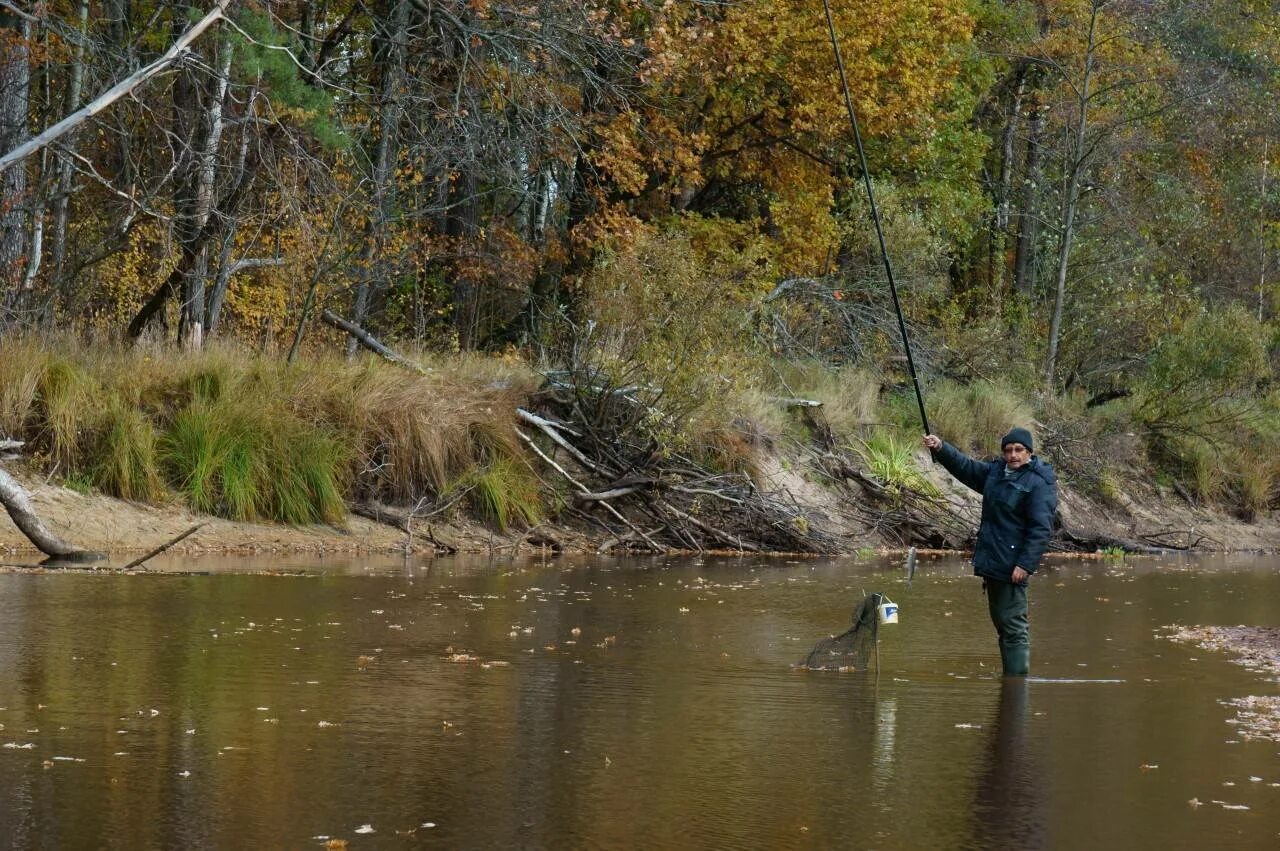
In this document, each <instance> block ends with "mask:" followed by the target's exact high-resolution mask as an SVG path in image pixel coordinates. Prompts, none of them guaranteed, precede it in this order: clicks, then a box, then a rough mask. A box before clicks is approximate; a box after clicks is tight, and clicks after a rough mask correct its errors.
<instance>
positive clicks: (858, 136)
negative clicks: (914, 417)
mask: <svg viewBox="0 0 1280 851" xmlns="http://www.w3.org/2000/svg"><path fill="white" fill-rule="evenodd" d="M822 10H823V11H824V12H826V14H827V31H828V32H829V33H830V34H831V49H832V50H833V51H834V52H835V55H836V69H837V70H839V72H840V88H841V89H842V90H843V91H844V105H845V109H847V110H848V111H849V123H850V124H851V125H853V140H854V142H855V143H856V144H857V146H858V162H859V164H860V165H861V167H862V182H863V183H864V184H865V185H866V187H867V201H868V202H869V203H870V204H871V220H872V221H873V222H874V223H875V226H876V239H878V240H879V241H880V257H881V258H882V259H883V260H884V273H885V275H886V276H887V277H888V278H889V293H890V294H891V295H892V296H893V310H894V312H895V313H896V314H897V315H898V330H899V331H900V332H902V348H903V350H904V351H905V352H906V353H907V370H908V371H909V372H910V373H911V384H912V386H913V387H915V391H916V404H917V405H919V406H920V423H921V424H922V425H923V426H924V433H925V434H933V432H932V431H931V430H930V429H929V417H928V415H927V414H925V412H924V395H923V394H922V393H921V392H920V379H919V378H918V377H917V376H916V363H915V360H913V359H912V357H911V341H910V340H909V339H908V338H907V323H906V322H905V321H904V320H903V318H902V302H901V301H900V300H899V299H898V287H897V285H896V284H895V283H894V282H893V264H892V263H890V262H889V249H887V248H886V247H885V244H884V228H882V227H881V225H880V210H879V209H878V208H877V207H876V195H875V192H873V191H872V189H871V170H870V169H869V168H867V153H866V151H864V150H863V148H862V131H861V130H859V129H858V116H857V113H855V112H854V111H853V100H852V99H851V98H850V97H849V81H848V79H847V78H846V77H845V73H844V59H843V58H842V57H841V56H840V40H839V39H838V38H836V24H835V21H834V20H833V19H832V17H831V4H830V3H829V2H828V0H822Z"/></svg>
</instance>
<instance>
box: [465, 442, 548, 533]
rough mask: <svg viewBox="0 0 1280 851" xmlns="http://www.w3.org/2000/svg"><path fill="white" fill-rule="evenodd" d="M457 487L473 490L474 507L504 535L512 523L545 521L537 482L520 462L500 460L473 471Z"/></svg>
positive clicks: (471, 497) (471, 502) (470, 496)
mask: <svg viewBox="0 0 1280 851" xmlns="http://www.w3.org/2000/svg"><path fill="white" fill-rule="evenodd" d="M458 486H459V487H466V488H470V491H469V493H468V495H467V498H468V501H469V502H470V504H471V506H472V508H473V509H475V510H476V511H477V512H478V513H479V514H480V515H481V516H482V517H484V518H485V519H486V520H488V521H490V522H492V523H493V524H494V525H495V526H497V527H498V529H500V530H502V531H504V532H505V531H506V530H507V528H508V527H509V526H510V525H511V524H512V521H516V520H518V521H520V522H521V523H522V524H524V525H530V526H531V525H533V524H535V523H537V522H538V521H539V520H540V519H542V503H541V500H540V498H539V493H538V482H537V480H536V479H534V478H533V476H532V475H531V474H530V473H529V471H528V470H527V469H526V468H525V467H524V466H523V465H522V464H520V463H519V462H517V461H513V460H511V459H509V458H498V459H496V460H494V461H493V462H492V463H490V464H488V465H487V466H484V467H477V468H475V469H474V470H471V471H470V472H469V473H467V474H466V475H465V476H463V477H462V479H461V480H460V481H459V483H458Z"/></svg>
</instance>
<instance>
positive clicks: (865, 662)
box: [800, 593, 884, 671]
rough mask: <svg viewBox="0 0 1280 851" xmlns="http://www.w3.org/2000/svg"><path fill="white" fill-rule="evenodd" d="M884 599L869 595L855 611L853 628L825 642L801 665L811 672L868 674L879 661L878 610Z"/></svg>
mask: <svg viewBox="0 0 1280 851" xmlns="http://www.w3.org/2000/svg"><path fill="white" fill-rule="evenodd" d="M883 597H884V595H883V594H880V593H873V594H868V595H867V596H866V597H865V598H864V599H863V600H862V602H861V603H859V604H858V608H856V609H854V610H853V626H851V627H849V628H848V629H847V630H845V631H844V632H842V633H840V634H839V635H833V636H831V637H830V638H824V639H822V640H821V641H819V642H818V643H817V645H815V646H814V648H813V650H811V651H809V655H808V656H806V657H804V659H803V660H802V661H801V662H800V667H801V668H808V669H809V670H811V671H865V670H868V669H869V668H870V667H871V665H872V663H873V660H874V658H875V652H876V641H877V639H878V634H879V631H880V621H879V617H878V612H877V610H878V608H879V606H880V603H881V601H882V599H883Z"/></svg>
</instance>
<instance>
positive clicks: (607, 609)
mask: <svg viewBox="0 0 1280 851" xmlns="http://www.w3.org/2000/svg"><path fill="white" fill-rule="evenodd" d="M331 567H332V565H331V564H328V563H326V564H325V565H324V566H323V570H320V569H319V568H317V572H321V573H323V575H314V574H313V575H310V576H308V577H305V578H303V577H287V576H260V575H245V574H235V573H216V572H215V573H213V574H212V575H210V576H200V577H192V576H167V577H111V576H102V577H94V576H87V575H78V576H38V577H32V576H4V577H0V725H3V726H2V727H0V848H4V847H21V848H63V847H94V848H99V847H120V848H130V849H134V848H138V849H149V848H173V847H218V848H240V847H262V848H300V847H311V846H320V845H322V844H323V840H320V839H319V838H318V837H321V836H331V837H335V838H341V839H344V840H349V841H350V842H351V846H350V847H351V848H352V849H353V851H355V849H357V848H360V847H369V846H377V845H387V844H390V843H399V842H404V843H406V844H411V843H413V842H420V843H423V844H429V845H433V846H436V847H464V848H478V847H485V848H488V847H501V848H505V847H531V848H532V847H536V848H552V847H572V848H630V847H646V848H650V847H651V848H685V847H706V848H796V847H801V848H805V847H809V848H812V847H819V848H837V847H874V848H879V849H886V851H892V849H914V848H963V847H974V848H984V849H985V848H1012V847H1030V848H1034V847H1046V846H1054V847H1091V846H1092V847H1098V848H1110V847H1124V845H1125V844H1127V845H1128V846H1129V847H1217V845H1219V844H1221V843H1220V841H1219V840H1220V837H1222V836H1230V837H1231V838H1232V840H1233V845H1234V846H1235V847H1245V846H1248V847H1263V846H1264V845H1265V843H1266V842H1267V841H1271V840H1274V838H1275V837H1276V835H1277V832H1280V806H1278V805H1280V769H1277V768H1276V767H1275V764H1274V763H1275V754H1274V748H1273V747H1270V746H1265V745H1253V744H1236V745H1232V746H1230V747H1227V746H1225V745H1224V743H1223V739H1224V738H1228V737H1230V736H1231V732H1230V730H1229V729H1228V727H1227V725H1226V723H1225V720H1226V719H1227V718H1228V717H1230V714H1231V712H1230V710H1228V709H1225V708H1224V707H1222V706H1221V705H1220V704H1219V703H1218V702H1217V699H1218V698H1227V697H1233V696H1238V695H1243V694H1258V693H1262V691H1261V690H1263V689H1267V690H1268V691H1267V692H1266V693H1272V692H1274V691H1275V689H1274V688H1273V687H1272V686H1270V685H1268V684H1259V683H1258V681H1257V677H1256V676H1255V675H1253V674H1250V673H1249V672H1248V671H1245V670H1244V669H1242V668H1240V667H1239V666H1235V665H1232V664H1230V662H1229V661H1227V660H1226V659H1225V658H1219V657H1211V656H1210V655H1209V654H1202V653H1198V652H1192V651H1189V650H1186V649H1184V648H1180V647H1173V646H1171V645H1169V644H1168V642H1163V641H1159V640H1157V639H1156V638H1155V637H1154V636H1155V632H1156V630H1157V629H1158V627H1159V626H1160V625H1163V624H1166V623H1170V622H1172V621H1174V620H1179V621H1181V622H1183V623H1213V622H1215V621H1216V622H1222V621H1221V620H1220V616H1222V615H1223V614H1224V613H1225V614H1227V615H1229V616H1230V617H1231V618H1232V621H1230V622H1239V621H1247V622H1251V623H1259V624H1267V623H1268V621H1267V618H1272V619H1273V620H1272V621H1271V623H1274V618H1276V617H1277V616H1278V615H1277V614H1276V612H1277V611H1278V610H1276V608H1275V606H1274V600H1275V599H1276V597H1277V594H1278V593H1280V572H1276V571H1275V570H1274V568H1269V569H1257V570H1228V571H1221V572H1218V573H1216V574H1215V573H1196V572H1194V571H1191V570H1190V569H1185V570H1184V569H1182V568H1179V567H1177V566H1166V567H1163V568H1161V569H1159V570H1158V569H1156V568H1155V567H1154V566H1151V567H1146V566H1144V567H1141V568H1139V569H1129V568H1126V567H1124V566H1123V565H1120V566H1114V565H1101V566H1093V565H1089V566H1079V567H1073V568H1072V569H1071V570H1066V569H1061V568H1060V569H1058V570H1056V571H1051V572H1050V573H1049V574H1048V575H1047V576H1046V583H1052V585H1051V586H1049V587H1052V589H1053V590H1052V593H1046V594H1043V595H1040V596H1039V597H1038V598H1037V602H1036V604H1035V605H1036V607H1037V608H1036V617H1037V630H1038V635H1040V636H1041V639H1040V644H1039V645H1038V646H1039V647H1041V648H1042V650H1041V651H1039V653H1038V658H1037V671H1038V672H1041V673H1043V674H1044V675H1045V676H1046V677H1052V678H1054V679H1052V680H1049V681H1036V680H1032V681H1030V682H1029V683H1028V682H1025V681H1013V680H1011V681H1009V682H1007V683H1001V682H1000V681H999V680H997V679H996V678H994V677H993V676H992V670H993V664H994V663H995V662H996V660H995V654H994V652H993V651H994V648H993V647H992V645H991V641H990V635H989V626H987V619H986V613H985V609H984V608H983V607H982V602H981V598H980V597H979V596H978V595H977V594H976V593H973V592H974V584H973V583H974V580H973V578H972V577H971V576H969V569H968V568H967V567H966V566H965V565H964V564H963V563H961V562H959V561H958V560H957V561H954V562H942V561H939V562H930V563H929V564H928V565H926V568H925V569H924V570H922V571H921V572H920V573H918V574H917V576H916V580H915V583H914V585H913V587H912V588H911V589H910V590H907V589H906V588H905V586H904V584H903V583H902V582H901V581H900V577H901V572H900V566H899V564H898V563H897V562H896V561H895V562H894V563H893V564H889V563H888V562H887V561H886V562H883V563H875V562H870V563H867V562H854V561H839V560H830V561H814V562H796V563H793V564H786V563H779V562H777V561H764V560H756V561H753V560H750V559H735V560H727V559H726V560H723V561H719V562H716V561H713V560H711V559H707V560H694V559H689V560H683V561H682V560H675V559H673V560H670V561H669V562H663V563H657V562H654V561H646V562H625V561H617V562H599V563H594V562H593V563H588V564H575V565H572V566H570V565H567V564H565V563H559V564H553V565H550V566H543V565H538V564H536V563H532V564H520V563H513V562H509V561H508V562H501V561H485V562H480V563H467V562H464V561H462V560H454V561H449V562H441V563H440V564H438V565H434V566H432V568H431V569H430V570H429V571H428V570H425V569H423V568H422V566H420V565H409V566H407V567H406V565H404V564H387V565H383V566H377V565H358V564H353V565H343V566H341V567H340V568H337V569H334V570H333V571H332V572H330V568H331ZM871 589H874V590H884V591H888V592H889V593H890V594H891V595H892V596H893V597H894V598H895V599H897V598H898V597H899V596H900V595H901V596H902V597H903V600H902V602H903V603H904V605H906V606H909V608H908V609H907V612H908V613H909V616H908V617H904V618H902V619H901V622H900V623H899V624H897V625H895V626H893V627H892V628H890V629H886V630H884V631H882V633H881V636H882V639H883V643H882V645H881V653H880V656H881V662H882V670H881V674H880V676H879V677H876V676H874V675H873V674H868V673H865V672H864V673H857V674H839V673H834V672H827V673H818V672H798V671H795V670H793V669H792V667H791V666H792V664H793V663H794V662H795V660H796V659H797V658H799V657H800V656H801V655H802V654H803V653H804V652H805V651H806V650H807V649H808V648H810V647H812V646H813V643H814V642H815V641H816V640H817V639H818V638H821V637H822V636H824V635H828V634H830V632H831V631H832V630H839V629H841V628H842V627H843V625H844V624H847V622H848V612H849V607H850V603H851V601H852V600H857V599H861V598H862V597H863V596H865V594H866V591H867V590H871ZM1084 623H1087V626H1088V628H1082V624H1084ZM1190 684H1194V687H1189V685H1190ZM1099 717H1106V718H1108V719H1112V720H1114V721H1116V723H1112V724H1103V725H1099V724H1097V723H1096V720H1097V718H1099ZM1098 754H1106V759H1105V760H1100V759H1098V757H1097V755H1098ZM80 760H83V761H80ZM1144 765H1147V766H1152V765H1158V768H1154V769H1149V770H1146V771H1143V770H1142V769H1141V768H1140V766H1144ZM1253 777H1257V778H1261V779H1259V780H1257V781H1256V782H1255V781H1254V780H1252V779H1251V778H1253ZM1226 782H1230V783H1234V784H1235V785H1234V786H1225V785H1224V784H1225V783H1226ZM1272 784H1275V785H1272ZM1053 790H1067V791H1062V792H1060V793H1059V794H1054V791H1053ZM1224 790H1227V791H1225V792H1224ZM1193 796H1194V797H1197V798H1198V799H1200V800H1201V801H1205V802H1211V801H1213V800H1215V799H1222V800H1227V801H1229V802H1230V803H1232V804H1240V805H1248V806H1249V807H1250V808H1251V809H1249V810H1227V809H1224V808H1223V807H1220V806H1217V805H1215V804H1211V803H1210V804H1206V806H1204V807H1201V808H1199V810H1198V811H1193V810H1191V809H1189V808H1188V807H1187V806H1186V801H1187V800H1188V799H1190V798H1192V797H1193ZM426 824H430V825H431V827H424V825H426ZM364 825H371V826H372V827H371V829H373V830H374V831H376V832H374V833H367V832H357V831H358V830H359V829H361V828H362V827H363V826H364ZM402 836H403V837H404V838H402ZM414 837H416V838H414ZM1064 838H1065V840H1064Z"/></svg>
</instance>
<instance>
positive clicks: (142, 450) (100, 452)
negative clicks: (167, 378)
mask: <svg viewBox="0 0 1280 851" xmlns="http://www.w3.org/2000/svg"><path fill="white" fill-rule="evenodd" d="M97 431H98V435H97V438H96V439H95V440H94V442H93V449H92V451H90V452H89V458H90V459H91V460H90V463H89V467H88V470H87V474H86V475H85V478H86V479H87V480H88V481H90V482H92V483H93V485H94V486H95V487H97V488H98V489H99V490H101V491H102V492H103V493H107V494H110V495H112V496H118V497H120V498H121V499H128V500H133V501H135V502H155V501H158V500H160V499H161V498H163V496H164V490H165V488H164V483H163V482H162V481H161V479H160V471H159V462H158V459H157V454H156V445H157V438H156V432H155V427H154V426H153V425H152V423H151V421H150V420H149V419H147V418H146V416H144V415H143V413H142V412H141V411H139V410H138V409H137V408H134V407H132V406H129V405H127V404H126V403H125V402H124V401H123V400H121V399H120V397H118V396H114V397H112V399H111V401H110V402H109V403H108V405H107V409H106V411H104V412H103V416H102V421H101V423H100V424H99V427H98V430H97Z"/></svg>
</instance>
